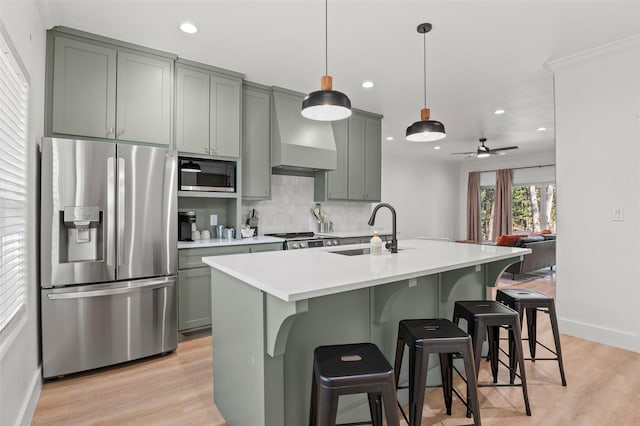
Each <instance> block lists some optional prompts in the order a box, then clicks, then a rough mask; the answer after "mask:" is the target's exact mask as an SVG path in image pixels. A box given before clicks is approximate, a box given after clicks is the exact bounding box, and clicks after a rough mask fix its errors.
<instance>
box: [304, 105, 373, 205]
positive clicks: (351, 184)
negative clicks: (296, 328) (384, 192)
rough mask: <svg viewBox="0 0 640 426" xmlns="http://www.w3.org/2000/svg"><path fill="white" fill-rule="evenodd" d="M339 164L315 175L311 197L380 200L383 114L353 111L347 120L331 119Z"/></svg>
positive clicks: (318, 199) (320, 198)
mask: <svg viewBox="0 0 640 426" xmlns="http://www.w3.org/2000/svg"><path fill="white" fill-rule="evenodd" d="M332 125H333V134H334V137H335V141H336V149H337V154H338V155H337V158H338V167H337V169H336V170H333V171H329V172H326V173H325V172H319V173H316V175H315V181H314V199H315V201H324V200H353V201H380V199H381V190H380V188H381V169H382V161H381V157H382V117H381V116H379V115H376V114H371V113H367V112H364V111H353V114H352V115H351V117H349V118H348V119H347V120H341V121H334V122H333V123H332Z"/></svg>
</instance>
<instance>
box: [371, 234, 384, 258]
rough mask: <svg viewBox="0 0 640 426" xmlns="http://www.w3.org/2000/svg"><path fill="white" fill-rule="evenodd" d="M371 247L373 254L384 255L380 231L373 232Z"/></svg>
mask: <svg viewBox="0 0 640 426" xmlns="http://www.w3.org/2000/svg"><path fill="white" fill-rule="evenodd" d="M369 246H370V247H371V254H382V239H381V238H380V236H379V235H378V231H373V237H371V240H370V241H369Z"/></svg>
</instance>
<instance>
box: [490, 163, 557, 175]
mask: <svg viewBox="0 0 640 426" xmlns="http://www.w3.org/2000/svg"><path fill="white" fill-rule="evenodd" d="M555 166H556V165H555V164H541V165H539V166H527V167H511V170H520V169H539V168H542V167H555ZM508 168H509V167H505V169H508ZM498 170H504V169H494V170H477V172H478V173H487V172H497V171H498Z"/></svg>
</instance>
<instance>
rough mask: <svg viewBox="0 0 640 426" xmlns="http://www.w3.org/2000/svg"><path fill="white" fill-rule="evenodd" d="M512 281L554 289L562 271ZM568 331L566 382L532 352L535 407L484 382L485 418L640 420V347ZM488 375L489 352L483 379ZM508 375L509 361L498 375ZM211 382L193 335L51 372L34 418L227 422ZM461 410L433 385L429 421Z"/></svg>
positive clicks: (452, 419)
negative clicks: (171, 349)
mask: <svg viewBox="0 0 640 426" xmlns="http://www.w3.org/2000/svg"><path fill="white" fill-rule="evenodd" d="M510 287H513V288H518V287H525V288H532V289H536V290H539V291H542V292H544V293H546V294H549V295H551V296H555V276H554V275H553V276H549V277H545V278H543V279H538V280H534V281H528V282H526V283H524V284H518V285H514V286H510ZM538 324H539V340H541V341H543V342H544V343H545V344H547V345H548V346H550V347H553V343H552V342H553V341H552V336H551V331H550V328H549V326H548V320H547V318H546V316H542V315H541V316H540V317H539V320H538ZM561 339H562V351H563V355H564V362H565V371H566V375H567V384H568V386H567V387H563V386H562V385H561V384H560V374H559V372H558V365H557V363H556V362H554V361H538V362H536V363H532V362H526V373H527V380H528V389H529V400H530V402H531V409H532V416H531V417H527V416H526V415H525V413H524V403H523V400H522V392H521V390H520V389H519V388H504V387H502V388H486V387H485V388H481V389H479V395H480V409H481V416H482V423H483V424H484V425H507V424H508V425H638V424H640V393H639V392H638V389H640V354H638V353H635V352H630V351H625V350H623V349H617V348H614V347H611V346H606V345H601V344H598V343H593V342H590V341H587V340H582V339H578V338H575V337H571V336H566V335H562V336H561ZM525 355H527V356H528V349H527V348H525ZM539 355H542V352H540V353H539ZM502 370H504V369H502ZM489 375H490V373H489V366H488V363H487V362H484V361H483V362H482V367H481V372H480V380H481V381H482V380H483V379H484V380H486V379H487V378H488V377H489ZM505 376H506V373H505V372H504V371H502V372H501V376H500V378H501V380H504V378H505ZM211 382H212V367H211V336H210V335H207V334H200V335H193V336H190V337H189V338H187V339H186V340H185V341H183V342H181V343H180V344H179V346H178V349H177V351H176V352H175V353H173V354H170V355H167V356H159V357H155V358H152V359H147V360H144V361H139V362H133V363H129V364H126V365H124V366H120V367H113V368H106V369H102V370H98V371H94V372H89V373H83V374H78V375H73V376H69V377H66V378H63V379H60V380H53V381H49V382H46V383H45V384H44V386H43V389H42V394H41V396H40V401H39V403H38V406H37V408H36V412H35V415H34V418H33V421H32V424H35V425H225V424H226V423H225V421H224V419H223V418H222V415H221V414H220V412H219V411H218V409H217V408H216V407H215V405H214V404H213V387H212V385H211ZM458 388H459V389H461V390H462V388H461V387H460V384H458ZM464 412H465V410H464V407H463V406H462V404H461V403H460V402H459V401H457V400H456V399H455V397H454V403H453V413H452V416H447V415H446V413H445V410H444V402H443V400H442V392H441V391H440V390H439V389H433V390H430V391H429V392H427V396H426V404H425V408H424V411H423V420H422V424H423V425H427V424H429V425H431V424H440V425H453V424H469V423H471V419H467V418H465V416H464ZM403 424H404V422H403ZM241 426H244V425H241ZM248 426H252V425H248Z"/></svg>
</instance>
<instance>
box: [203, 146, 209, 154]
mask: <svg viewBox="0 0 640 426" xmlns="http://www.w3.org/2000/svg"><path fill="white" fill-rule="evenodd" d="M202 150H203V151H204V153H205V154H209V147H208V146H203V147H202Z"/></svg>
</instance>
